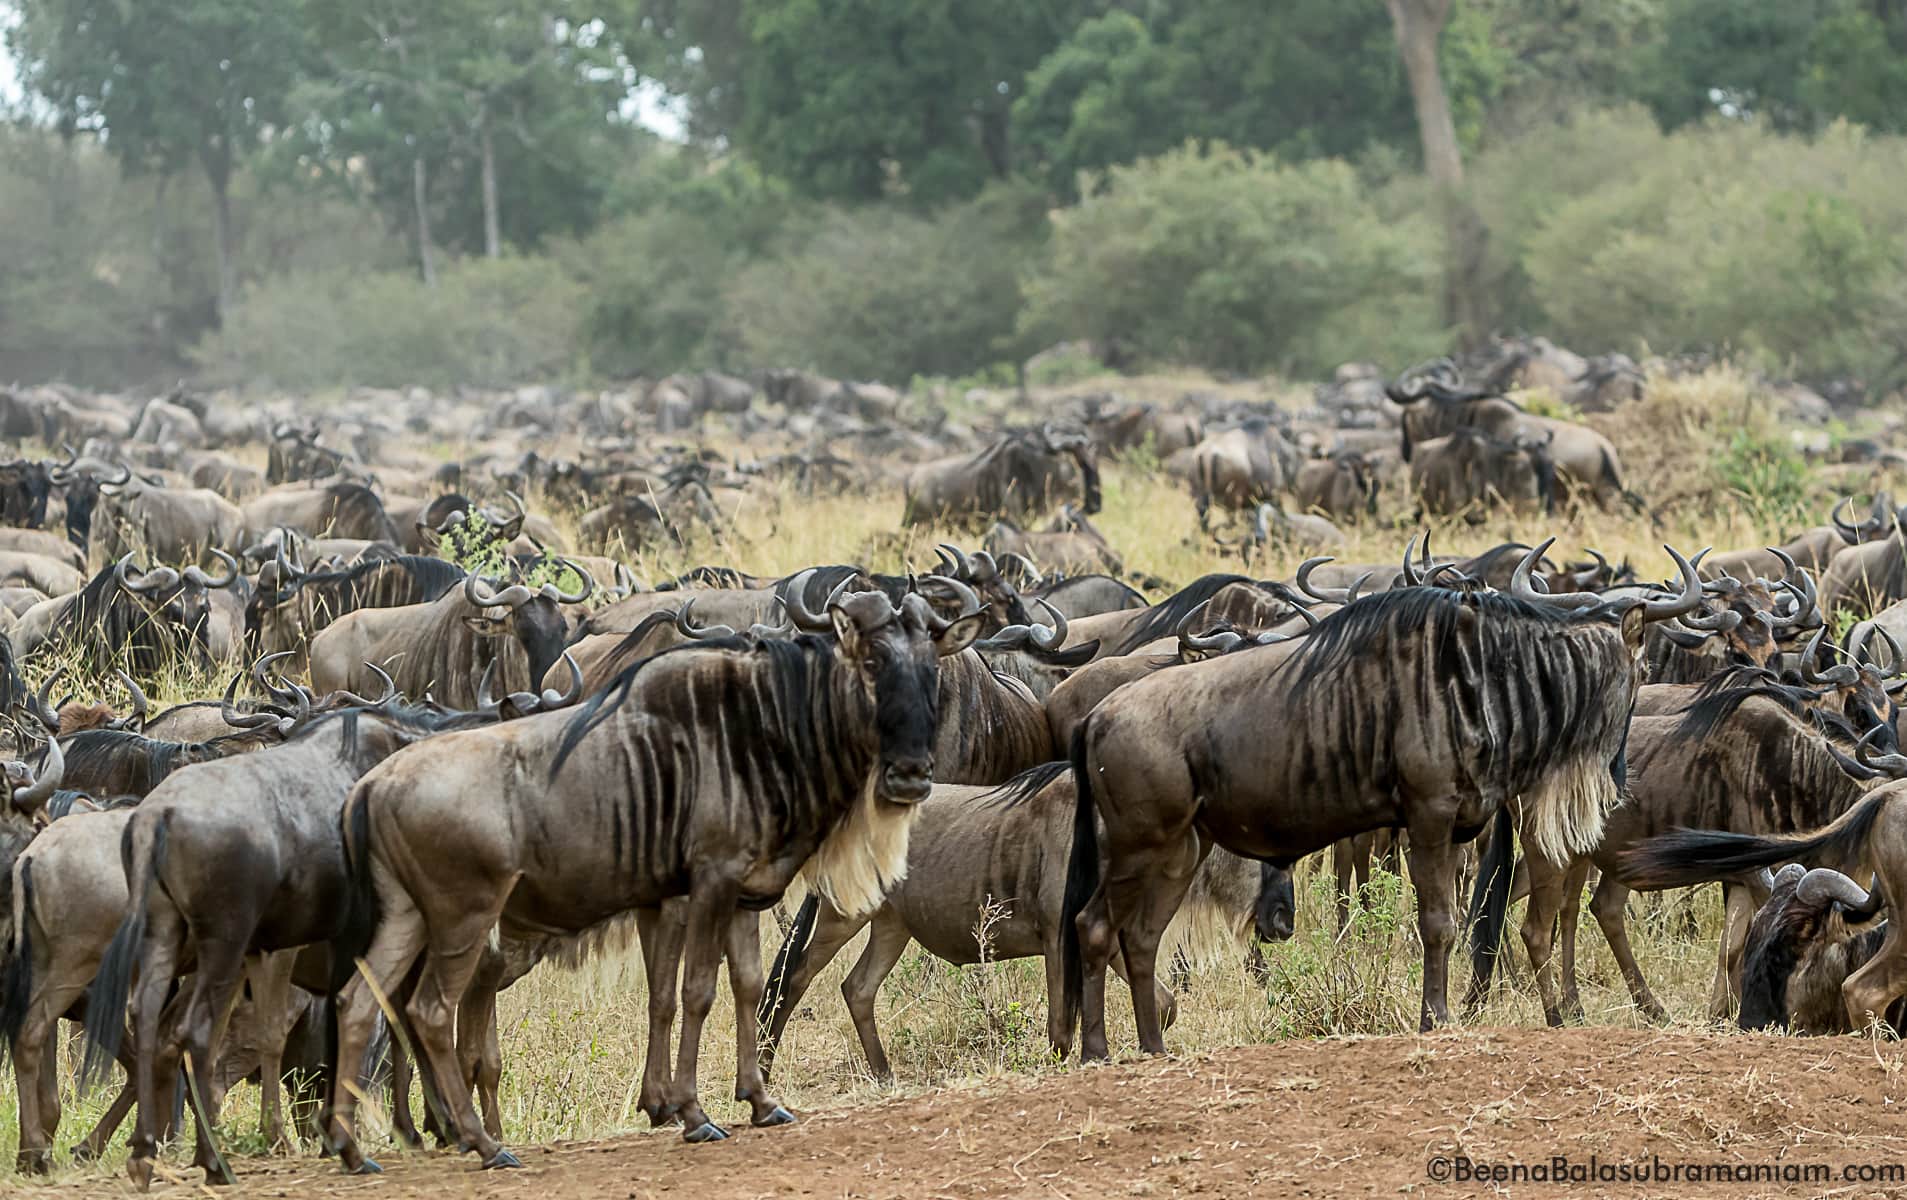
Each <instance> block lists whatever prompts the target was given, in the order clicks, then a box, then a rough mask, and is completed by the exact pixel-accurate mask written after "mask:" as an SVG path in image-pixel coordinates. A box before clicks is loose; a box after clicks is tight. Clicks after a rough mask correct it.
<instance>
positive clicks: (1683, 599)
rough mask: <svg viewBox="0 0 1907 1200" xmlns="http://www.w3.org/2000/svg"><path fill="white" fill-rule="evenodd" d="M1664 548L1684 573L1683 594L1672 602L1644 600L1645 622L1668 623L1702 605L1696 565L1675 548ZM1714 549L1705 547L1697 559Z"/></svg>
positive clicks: (1700, 586)
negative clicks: (1667, 621)
mask: <svg viewBox="0 0 1907 1200" xmlns="http://www.w3.org/2000/svg"><path fill="white" fill-rule="evenodd" d="M1662 548H1663V549H1664V550H1667V551H1668V552H1669V557H1670V558H1672V559H1674V560H1675V565H1676V566H1677V567H1678V568H1679V569H1680V570H1681V572H1682V593H1681V595H1679V596H1676V597H1674V598H1673V599H1670V600H1644V601H1643V602H1642V619H1643V620H1644V621H1666V620H1668V619H1669V618H1670V617H1679V616H1681V615H1683V614H1684V613H1691V612H1694V611H1695V609H1696V608H1697V607H1698V606H1699V605H1700V604H1701V603H1702V577H1701V576H1700V575H1698V574H1696V571H1695V564H1694V563H1692V562H1690V561H1689V560H1688V559H1686V558H1683V557H1682V553H1681V551H1679V550H1677V549H1676V548H1675V547H1674V546H1664V547H1662ZM1712 548H1713V547H1704V548H1703V550H1702V553H1701V554H1697V555H1696V556H1695V557H1696V558H1698V559H1699V558H1701V557H1702V555H1703V554H1707V553H1708V552H1709V550H1710V549H1712Z"/></svg>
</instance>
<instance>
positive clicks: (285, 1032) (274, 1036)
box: [246, 950, 298, 1150]
mask: <svg viewBox="0 0 1907 1200" xmlns="http://www.w3.org/2000/svg"><path fill="white" fill-rule="evenodd" d="M297 961H298V951H296V950H280V951H278V952H277V953H274V954H264V955H260V956H258V957H257V958H255V959H253V960H252V961H251V962H249V963H248V964H247V966H246V977H247V979H248V980H249V981H250V983H251V988H252V1008H253V1018H252V1019H253V1020H255V1021H257V1022H258V1035H257V1039H256V1041H257V1046H258V1127H259V1129H260V1131H262V1132H263V1133H264V1135H265V1144H266V1145H268V1146H270V1147H271V1148H272V1149H274V1150H291V1149H293V1146H292V1142H291V1138H290V1137H288V1136H287V1135H286V1133H285V1110H284V1101H283V1098H282V1096H281V1095H280V1086H281V1080H282V1078H283V1075H284V1070H285V1039H286V1038H288V1037H290V1036H291V1026H292V1022H293V1020H294V1019H295V1014H294V1013H293V1012H292V1008H291V972H292V967H293V966H295V965H296V964H297Z"/></svg>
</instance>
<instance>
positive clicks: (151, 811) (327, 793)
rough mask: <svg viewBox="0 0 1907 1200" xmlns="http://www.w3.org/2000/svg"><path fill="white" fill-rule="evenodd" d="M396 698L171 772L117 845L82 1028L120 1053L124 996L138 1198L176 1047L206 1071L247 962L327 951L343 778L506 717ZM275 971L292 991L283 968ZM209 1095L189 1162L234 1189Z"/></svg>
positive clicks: (272, 1133) (132, 1168)
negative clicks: (121, 883) (107, 923)
mask: <svg viewBox="0 0 1907 1200" xmlns="http://www.w3.org/2000/svg"><path fill="white" fill-rule="evenodd" d="M354 699H355V697H354ZM563 699H564V698H560V697H559V698H555V701H556V702H558V703H561V702H563ZM567 699H568V700H574V699H575V696H574V695H573V694H572V695H571V696H569V697H568V698H567ZM392 700H393V697H391V696H388V695H387V696H386V698H385V702H384V703H383V704H381V705H378V706H374V707H369V708H363V707H353V708H347V709H344V710H343V711H341V712H339V713H334V714H328V715H325V716H322V717H319V718H317V719H315V720H314V721H312V722H311V723H310V724H309V725H308V726H307V727H306V728H305V729H304V730H302V731H301V732H300V733H299V734H298V735H297V736H296V737H295V738H293V739H292V740H291V741H289V742H287V743H285V744H284V745H282V746H278V747H275V748H273V749H271V750H268V751H261V752H260V753H259V754H256V755H253V756H250V757H248V758H242V759H241V758H226V759H222V760H219V761H213V762H207V763H203V764H201V765H198V766H196V767H194V768H192V769H190V770H186V771H181V772H178V773H176V774H174V775H172V776H170V777H169V778H168V779H167V781H166V782H165V783H164V784H163V785H161V786H159V787H157V788H155V789H153V791H152V792H151V794H149V795H148V796H147V797H146V799H145V801H144V802H143V803H142V804H141V805H140V806H139V809H138V811H137V812H136V813H134V814H133V817H132V820H131V823H130V825H129V827H128V829H127V832H126V834H125V851H124V855H125V859H126V870H127V876H126V878H127V887H128V890H129V895H130V896H131V898H132V904H131V908H130V911H129V912H128V913H127V915H126V918H125V920H124V922H123V923H122V924H121V925H120V926H119V929H118V931H117V932H116V933H115V934H114V935H113V940H112V944H111V946H110V947H109V948H108V949H107V951H106V953H105V955H104V957H103V959H102V960H101V962H100V965H99V968H98V973H97V975H96V976H95V978H94V982H93V985H92V999H91V1001H90V1003H89V1005H88V1013H87V1015H88V1021H87V1033H88V1038H89V1041H90V1042H91V1044H92V1047H93V1049H92V1050H90V1051H89V1054H88V1059H89V1063H90V1064H92V1069H94V1070H97V1069H98V1068H99V1067H101V1066H103V1064H104V1062H105V1061H106V1059H107V1058H110V1057H114V1056H116V1055H117V1053H118V1049H119V1042H120V1035H121V1031H122V1030H123V1028H124V1026H125V1019H124V1013H125V1011H126V1005H127V1001H128V997H129V996H130V999H131V1004H132V1022H133V1027H134V1031H135V1036H134V1042H135V1053H136V1055H137V1060H138V1065H137V1070H136V1073H135V1081H136V1085H137V1088H138V1097H139V1118H138V1124H137V1125H136V1127H135V1129H134V1132H133V1137H132V1151H133V1157H132V1161H131V1163H130V1164H129V1165H128V1168H127V1169H128V1172H129V1173H130V1174H131V1176H132V1178H133V1181H134V1182H135V1183H136V1184H138V1185H139V1186H140V1187H141V1188H142V1189H143V1188H144V1187H145V1186H147V1184H148V1183H149V1182H150V1180H151V1176H152V1156H153V1153H154V1144H153V1139H154V1134H155V1131H156V1129H157V1121H158V1117H159V1106H158V1104H157V1102H156V1099H157V1094H158V1093H157V1087H158V1081H159V1080H166V1079H170V1078H171V1076H172V1071H173V1069H174V1066H175V1064H176V1063H177V1062H178V1061H179V1060H180V1055H181V1054H182V1053H183V1054H184V1055H187V1056H189V1057H190V1061H191V1062H192V1063H193V1064H196V1069H197V1070H199V1071H200V1072H205V1071H208V1070H209V1064H211V1063H213V1062H214V1061H216V1050H217V1044H216V1041H215V1038H214V1033H215V1030H216V1027H217V1025H218V1022H219V1020H220V1018H221V1016H222V1015H223V1014H224V1013H225V1011H226V1010H227V1008H228V1007H229V1006H230V1004H231V1001H232V997H233V993H234V992H235V990H236V989H237V987H238V985H239V982H240V974H241V971H242V969H243V966H244V958H245V956H246V955H248V954H271V953H275V952H279V951H288V950H291V949H294V948H296V947H299V946H304V945H309V944H311V943H316V942H328V941H330V940H331V939H332V938H333V937H334V936H336V935H337V934H338V933H339V932H340V925H339V923H340V921H341V919H342V918H343V916H344V915H345V912H346V903H345V902H346V888H347V882H348V881H347V879H346V872H345V863H344V856H343V844H342V842H341V840H340V839H339V836H338V829H339V825H338V819H339V812H340V810H341V808H342V806H343V803H344V799H345V795H346V793H347V791H348V790H349V789H350V787H351V785H352V783H354V782H355V781H356V780H357V779H358V778H359V777H360V776H362V775H363V774H364V773H365V772H366V771H368V770H369V769H370V768H371V767H373V766H374V765H376V764H377V763H380V762H383V761H384V760H385V759H386V758H388V757H390V756H391V755H392V754H394V753H396V752H397V751H398V750H399V749H401V748H402V747H404V746H407V745H410V744H412V743H414V742H417V741H419V740H421V739H424V738H427V737H430V736H433V735H436V734H441V733H444V732H446V731H450V730H458V729H469V728H473V727H477V726H487V725H490V724H492V723H494V722H495V721H496V720H497V719H498V718H499V716H500V715H501V713H500V711H499V709H498V708H497V707H495V706H485V707H484V708H482V709H479V710H478V711H475V712H470V713H463V712H445V711H443V710H441V709H435V708H430V709H425V708H399V707H395V706H394V705H393V704H392ZM188 963H195V964H196V967H195V969H194V971H193V977H192V982H191V984H190V986H189V987H188V988H187V989H186V992H185V995H184V996H183V997H182V998H181V1002H180V1003H179V1004H178V1005H176V1006H173V1007H172V1008H169V1009H168V1011H169V1012H172V1013H173V1014H174V1015H173V1016H172V1017H171V1019H169V1020H168V1021H167V1022H166V1023H164V1024H163V1025H162V1024H161V1012H160V1010H161V1007H162V1006H165V1005H166V999H167V991H168V989H169V988H170V986H171V983H172V980H173V978H174V976H175V975H176V974H177V973H179V971H180V970H181V969H183V968H184V967H185V966H186V965H187V964H188ZM273 965H274V966H275V967H276V969H277V974H278V976H279V978H281V979H282V980H283V981H284V982H285V983H286V984H287V985H288V983H289V979H290V976H289V974H288V972H289V971H290V970H291V968H292V966H293V960H292V959H291V958H290V957H285V958H282V959H280V960H279V961H278V962H277V963H275V964H273ZM135 974H136V975H137V978H138V983H137V987H136V988H135V987H134V986H133V979H134V976H135ZM275 1007H276V1009H277V1010H282V1008H283V1006H282V1005H277V1006H275ZM280 1015H281V1016H282V1011H280ZM282 1032H283V1031H281V1032H280V1034H279V1037H278V1038H277V1041H279V1042H282ZM272 1041H273V1039H266V1044H264V1045H261V1047H259V1049H260V1050H261V1052H262V1053H264V1054H265V1055H266V1062H265V1064H264V1068H265V1069H264V1070H263V1071H262V1072H261V1074H262V1077H263V1080H264V1088H265V1105H266V1111H267V1113H268V1114H269V1116H268V1120H267V1124H266V1128H265V1129H264V1132H265V1134H266V1136H267V1138H268V1139H270V1140H274V1141H275V1140H276V1139H277V1138H279V1137H281V1136H282V1132H283V1126H282V1119H281V1115H280V1114H279V1112H278V1103H277V1089H278V1076H279V1072H278V1064H277V1061H276V1053H277V1050H278V1046H277V1045H275V1044H271V1043H272ZM199 1087H200V1088H201V1089H209V1076H208V1075H205V1074H201V1075H200V1082H199ZM212 1100H213V1098H212V1097H210V1096H208V1095H204V1094H201V1095H199V1096H196V1097H195V1098H194V1101H193V1107H194V1110H195V1112H196V1113H197V1115H198V1118H199V1136H198V1146H197V1152H196V1154H195V1156H194V1159H193V1162H194V1163H195V1165H198V1166H201V1167H204V1168H205V1170H206V1174H207V1178H208V1179H223V1180H224V1181H225V1182H230V1172H229V1169H228V1168H227V1167H226V1166H225V1164H224V1163H223V1161H222V1160H221V1159H220V1157H219V1155H218V1152H217V1150H216V1148H215V1147H214V1146H213V1143H212V1140H211V1137H210V1128H211V1126H212V1125H213V1124H216V1122H217V1119H218V1118H217V1113H216V1111H215V1110H213V1109H212V1108H211V1107H210V1105H211V1101H212Z"/></svg>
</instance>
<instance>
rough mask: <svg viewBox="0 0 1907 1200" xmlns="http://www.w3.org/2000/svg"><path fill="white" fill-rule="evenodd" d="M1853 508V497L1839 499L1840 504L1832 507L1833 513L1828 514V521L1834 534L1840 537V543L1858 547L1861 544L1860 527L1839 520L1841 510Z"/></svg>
mask: <svg viewBox="0 0 1907 1200" xmlns="http://www.w3.org/2000/svg"><path fill="white" fill-rule="evenodd" d="M1853 506H1854V497H1852V496H1843V497H1841V502H1840V503H1839V504H1837V505H1835V506H1834V511H1833V512H1831V513H1829V514H1828V520H1829V521H1831V522H1833V523H1834V532H1836V533H1838V534H1840V535H1841V540H1842V541H1844V542H1847V543H1848V544H1849V545H1854V546H1858V545H1860V544H1861V538H1862V533H1861V528H1860V526H1858V525H1853V524H1850V523H1849V522H1847V521H1845V520H1843V519H1842V518H1841V510H1842V509H1843V508H1852V507H1853Z"/></svg>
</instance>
